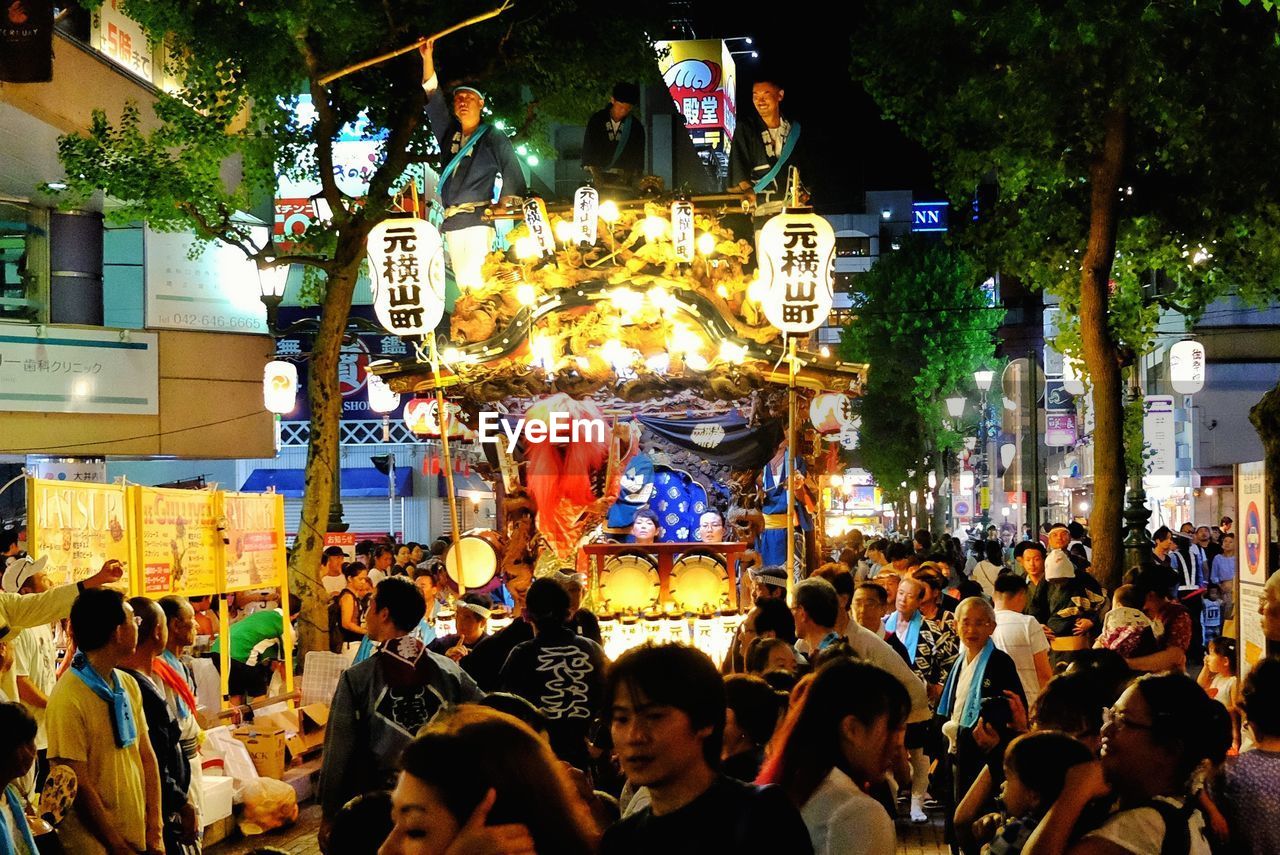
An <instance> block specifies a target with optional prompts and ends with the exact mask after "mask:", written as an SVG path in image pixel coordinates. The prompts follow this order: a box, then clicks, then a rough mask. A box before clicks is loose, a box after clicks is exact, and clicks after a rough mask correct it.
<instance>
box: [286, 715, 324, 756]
mask: <svg viewBox="0 0 1280 855" xmlns="http://www.w3.org/2000/svg"><path fill="white" fill-rule="evenodd" d="M289 715H291V716H292V717H294V718H295V719H296V721H297V726H296V727H294V728H293V732H292V734H291V735H288V736H287V737H286V739H285V745H286V746H287V747H288V749H289V754H290V755H291V756H292V757H293V758H294V759H295V760H297V759H300V758H302V757H303V756H305V755H307V754H309V753H311V752H313V751H318V750H320V749H321V748H323V747H324V730H325V727H326V726H327V725H328V724H329V705H328V704H307V705H306V706H304V707H300V708H299V709H297V710H293V711H292V712H291V713H290V714H289Z"/></svg>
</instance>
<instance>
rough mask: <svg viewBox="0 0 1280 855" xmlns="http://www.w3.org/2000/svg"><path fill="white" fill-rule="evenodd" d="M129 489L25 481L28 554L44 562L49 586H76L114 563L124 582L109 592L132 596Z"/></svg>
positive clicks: (106, 485)
mask: <svg viewBox="0 0 1280 855" xmlns="http://www.w3.org/2000/svg"><path fill="white" fill-rule="evenodd" d="M132 489H133V488H131V487H125V486H123V485H120V484H89V483H80V482H71V481H49V480H45V479H42V478H29V479H28V480H27V503H28V505H29V507H30V516H29V520H28V528H27V538H28V540H29V549H30V551H31V554H32V555H34V556H36V557H44V556H47V557H48V559H49V564H48V569H47V571H46V572H47V573H48V575H49V581H51V582H52V583H53V584H54V585H66V584H69V583H71V582H79V581H82V580H84V579H87V578H89V577H90V576H92V575H93V574H95V573H97V572H98V571H99V570H101V569H102V565H103V564H106V563H107V562H108V561H111V560H115V561H119V562H120V563H121V565H122V566H123V567H124V576H123V578H122V579H121V580H120V582H119V583H118V584H117V585H115V586H113V587H118V588H121V589H123V590H125V591H126V592H129V593H132V592H133V591H134V584H135V577H136V575H137V574H136V571H135V565H134V536H135V532H136V527H135V526H134V520H133V514H134V506H133V501H132V497H131V493H130V491H131V490H132Z"/></svg>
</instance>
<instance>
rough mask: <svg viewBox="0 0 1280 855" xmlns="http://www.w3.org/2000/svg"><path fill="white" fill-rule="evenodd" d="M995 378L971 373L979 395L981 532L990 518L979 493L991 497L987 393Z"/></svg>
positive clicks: (992, 373) (990, 375)
mask: <svg viewBox="0 0 1280 855" xmlns="http://www.w3.org/2000/svg"><path fill="white" fill-rule="evenodd" d="M995 376H996V373H995V372H994V371H986V370H983V371H975V372H973V383H974V385H975V386H977V387H978V392H979V393H980V395H981V402H980V403H979V405H978V442H979V444H980V445H981V447H982V453H981V455H980V456H979V458H978V462H979V465H980V467H981V469H980V471H979V473H978V474H979V476H980V480H979V481H978V488H979V489H978V496H979V498H978V503H979V505H982V515H981V517H980V518H979V521H980V522H981V524H982V529H983V531H986V528H987V524H988V523H989V522H990V521H991V517H990V515H989V514H990V509H989V508H988V507H987V506H986V505H984V504H982V498H981V496H982V493H981V491H982V489H984V488H985V489H986V490H987V495H988V496H990V495H991V483H990V480H989V479H990V476H991V472H990V467H991V463H990V458H989V455H988V442H989V440H988V437H987V392H989V391H990V390H991V381H992V380H994V379H995ZM989 503H990V499H988V504H989Z"/></svg>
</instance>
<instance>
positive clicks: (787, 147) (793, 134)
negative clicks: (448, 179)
mask: <svg viewBox="0 0 1280 855" xmlns="http://www.w3.org/2000/svg"><path fill="white" fill-rule="evenodd" d="M798 139H800V123H799V122H792V123H791V131H790V132H789V133H788V134H787V141H786V142H785V143H783V144H782V153H781V154H779V155H778V162H777V163H775V164H774V165H773V168H772V169H770V170H769V171H768V172H766V173H765V174H764V178H761V179H760V180H759V181H757V182H756V183H755V187H753V188H752V189H753V190H755V192H757V193H763V192H764V189H765V188H766V187H768V186H769V185H770V184H772V183H773V179H775V178H777V177H778V173H779V172H781V171H782V167H784V166H786V165H787V160H788V159H790V157H791V152H793V151H794V150H795V147H796V140H798ZM441 183H444V182H441Z"/></svg>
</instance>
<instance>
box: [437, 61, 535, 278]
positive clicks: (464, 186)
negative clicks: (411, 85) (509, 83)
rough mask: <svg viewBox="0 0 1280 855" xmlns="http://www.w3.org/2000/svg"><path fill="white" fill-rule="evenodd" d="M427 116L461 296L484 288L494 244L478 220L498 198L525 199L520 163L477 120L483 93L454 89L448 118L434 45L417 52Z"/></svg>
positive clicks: (498, 134) (502, 137)
mask: <svg viewBox="0 0 1280 855" xmlns="http://www.w3.org/2000/svg"><path fill="white" fill-rule="evenodd" d="M419 53H420V54H421V55H422V88H423V90H425V91H426V93H427V116H428V117H430V119H431V133H432V134H433V135H435V138H436V142H437V143H439V145H440V151H441V152H442V153H443V155H444V161H445V165H444V168H443V169H442V170H441V172H440V183H439V184H438V185H437V186H438V189H439V192H440V200H441V201H442V202H443V203H444V226H443V227H442V229H441V231H443V232H444V238H445V244H446V246H447V247H448V250H449V258H450V264H451V265H452V266H453V275H454V278H455V279H456V280H457V282H458V287H459V288H460V289H461V290H462V291H463V292H464V293H465V292H467V291H468V290H471V289H473V288H478V287H480V286H481V285H482V284H483V281H484V280H483V279H482V277H481V274H480V269H481V267H482V266H483V265H484V260H485V257H486V256H487V255H488V254H489V249H490V247H491V246H492V244H493V227H492V226H490V225H487V224H485V222H484V221H483V219H482V215H483V214H484V209H485V208H486V207H488V206H489V205H491V204H493V202H494V201H495V199H496V198H497V194H499V193H501V195H502V197H503V198H505V199H507V200H508V201H514V202H515V203H516V204H519V201H520V199H521V198H523V196H524V194H525V189H526V188H525V180H524V173H523V172H522V171H521V169H520V160H519V158H517V157H516V153H515V151H514V150H513V149H512V148H511V141H510V140H508V139H507V136H506V134H504V133H502V131H500V130H498V129H496V128H494V127H493V126H492V125H490V124H488V123H486V122H482V121H481V114H482V112H483V111H484V93H483V92H481V91H480V90H479V89H476V88H475V87H472V86H459V87H458V88H456V89H454V90H453V100H452V104H453V116H452V117H451V116H450V115H449V107H448V105H447V104H446V103H445V99H444V98H443V97H442V96H441V95H440V92H439V89H440V81H439V78H438V77H437V76H436V66H435V42H434V41H428V42H427V43H426V44H425V45H423V46H422V47H421V48H419Z"/></svg>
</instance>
